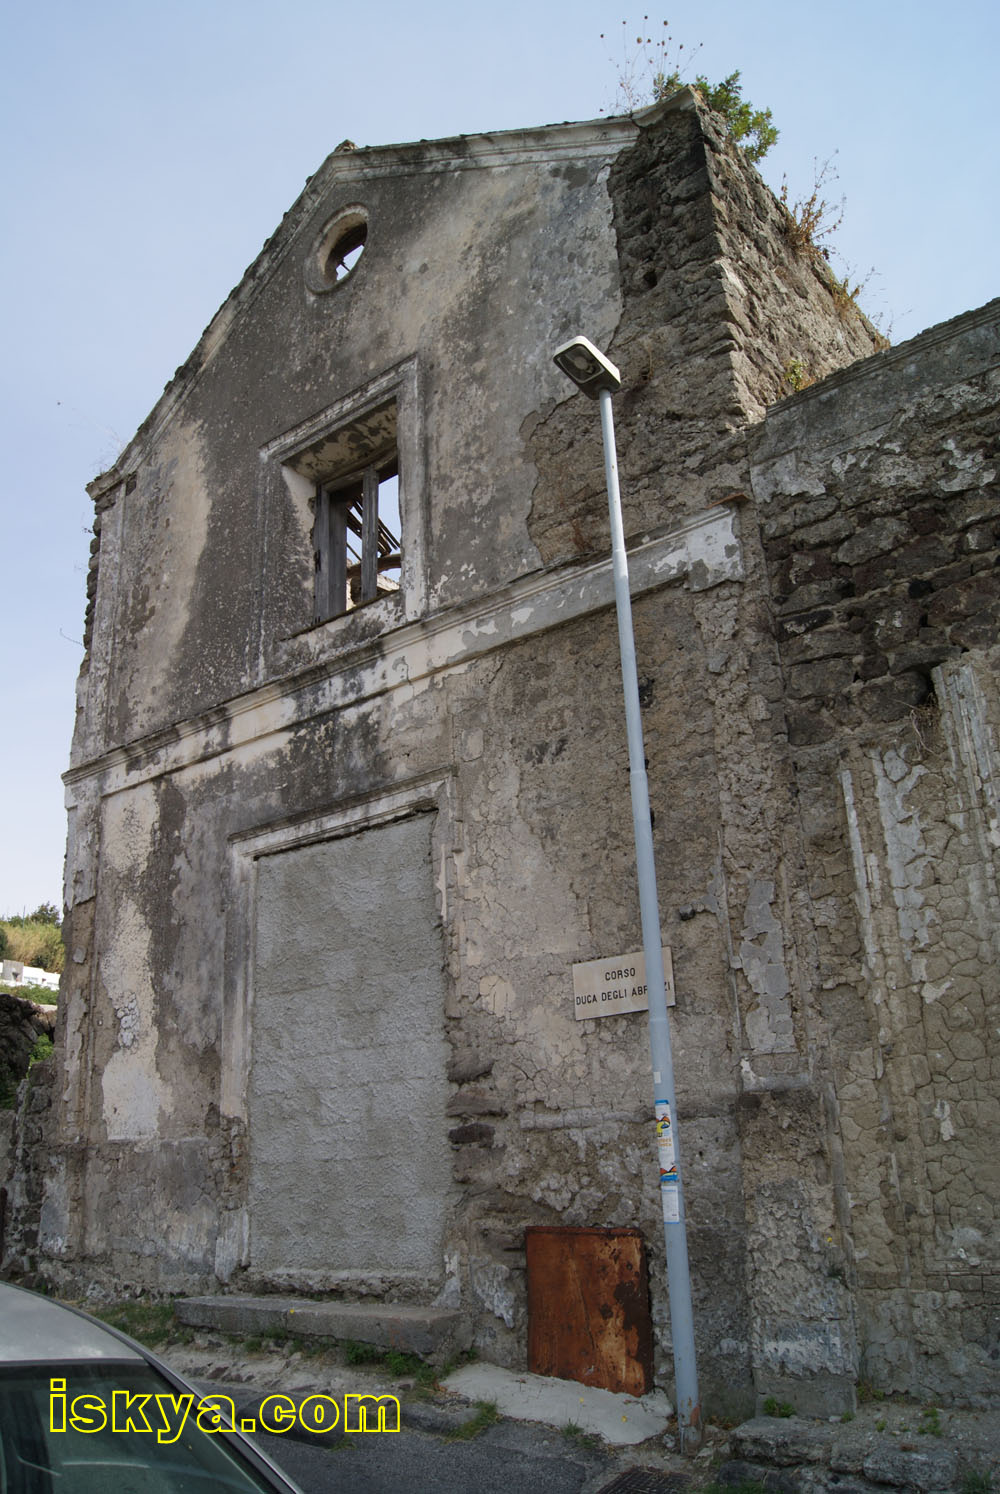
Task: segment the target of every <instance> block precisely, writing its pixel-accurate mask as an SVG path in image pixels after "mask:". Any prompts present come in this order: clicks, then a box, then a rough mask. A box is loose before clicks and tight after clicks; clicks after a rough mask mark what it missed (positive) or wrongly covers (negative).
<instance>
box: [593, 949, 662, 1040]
mask: <svg viewBox="0 0 1000 1494" xmlns="http://www.w3.org/2000/svg"><path fill="white" fill-rule="evenodd" d="M663 983H664V986H665V987H666V996H667V1005H668V1006H673V1005H674V1004H675V997H674V971H673V964H672V962H671V959H670V950H669V949H668V948H667V946H666V945H664V947H663ZM648 1010H649V994H648V992H647V990H646V956H645V955H644V954H643V952H642V950H641V949H640V950H637V951H636V953H635V954H624V955H609V956H608V957H607V959H603V960H586V961H584V962H583V964H581V965H574V966H573V1012H574V1015H575V1016H576V1020H577V1021H578V1022H582V1021H584V1020H585V1019H586V1018H587V1017H620V1016H621V1015H622V1014H623V1013H624V1012H647V1011H648Z"/></svg>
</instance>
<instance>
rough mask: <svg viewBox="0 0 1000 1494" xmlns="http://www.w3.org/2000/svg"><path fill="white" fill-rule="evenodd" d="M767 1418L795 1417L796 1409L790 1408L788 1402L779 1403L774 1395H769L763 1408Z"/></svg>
mask: <svg viewBox="0 0 1000 1494" xmlns="http://www.w3.org/2000/svg"><path fill="white" fill-rule="evenodd" d="M761 1409H762V1410H763V1412H764V1415H765V1416H794V1415H795V1407H794V1406H790V1405H789V1404H788V1402H787V1401H779V1400H777V1399H776V1398H775V1397H774V1396H773V1395H769V1396H768V1398H767V1400H766V1401H765V1402H764V1405H763V1406H762V1408H761Z"/></svg>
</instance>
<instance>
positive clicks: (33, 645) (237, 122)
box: [0, 0, 1000, 915]
mask: <svg viewBox="0 0 1000 1494" xmlns="http://www.w3.org/2000/svg"><path fill="white" fill-rule="evenodd" d="M646 3H647V6H648V3H649V0H646ZM0 14H2V22H0V58H2V60H0V77H2V98H0V138H2V142H3V163H4V182H3V214H4V220H5V221H4V224H3V232H2V234H0V267H2V272H3V273H2V283H3V287H4V298H3V300H4V308H3V316H4V327H3V337H4V347H5V351H6V356H5V358H4V360H3V365H2V378H3V395H2V401H0V407H2V420H3V423H4V426H5V428H6V429H5V431H4V440H3V448H2V449H3V456H4V461H3V478H2V487H0V502H2V519H3V524H2V531H0V532H2V554H3V562H4V563H3V573H4V579H3V587H2V591H0V597H2V602H0V606H2V614H0V650H2V657H0V681H2V687H3V730H2V732H0V783H2V793H3V798H2V811H0V915H2V914H4V913H10V912H18V911H22V910H24V909H27V910H30V909H31V908H33V907H35V906H36V905H37V904H38V903H39V902H41V901H43V900H44V901H53V902H57V903H58V902H60V901H61V897H62V888H61V877H62V857H63V849H64V840H65V820H64V812H63V801H62V784H61V781H60V774H61V772H62V771H63V769H64V768H65V766H66V763H67V758H68V751H69V738H70V733H71V730H72V721H73V700H74V680H75V677H76V672H77V668H78V666H79V662H80V656H81V647H80V643H79V639H80V638H81V634H82V628H83V613H84V586H85V576H86V564H87V553H88V546H89V530H90V524H91V518H92V514H91V508H90V501H89V499H88V497H87V494H86V492H85V484H86V483H87V482H88V481H89V479H90V478H91V477H93V476H94V475H95V474H96V473H97V472H98V471H100V470H102V469H103V468H104V467H106V466H107V465H109V464H110V463H111V462H112V461H113V460H114V458H115V456H116V455H117V453H118V451H119V449H120V448H121V446H122V445H123V444H124V443H125V442H126V441H127V440H128V439H129V437H130V436H131V435H132V434H133V432H134V430H135V428H136V427H137V426H138V424H139V423H140V422H141V420H142V419H143V417H144V416H145V415H146V414H147V413H148V411H149V409H150V408H151V406H152V405H153V404H154V402H155V401H156V399H157V398H158V396H159V394H160V392H161V390H162V388H163V385H164V384H165V383H166V381H167V380H168V379H169V378H170V376H171V375H172V373H173V371H174V369H175V368H176V367H177V366H178V365H179V364H180V363H182V362H183V361H184V359H185V358H186V356H187V354H188V353H189V352H190V351H191V348H192V347H193V346H194V344H195V342H196V341H197V339H198V336H199V335H200V333H201V331H202V329H203V328H204V326H205V325H206V324H207V322H208V321H209V319H210V318H211V316H212V314H213V313H214V311H215V310H216V308H217V307H218V306H219V304H220V303H221V302H222V301H223V300H224V299H225V297H226V296H227V294H228V293H229V291H230V290H231V288H232V287H233V286H234V285H235V284H236V283H237V281H238V280H239V279H240V277H241V275H242V273H243V271H244V269H245V268H246V266H247V265H248V264H249V263H250V262H251V261H252V259H253V258H254V256H255V255H256V254H257V252H258V250H259V249H260V247H261V245H262V243H263V241H264V240H265V238H267V236H268V235H269V234H270V233H271V231H272V229H273V228H274V227H275V226H276V224H277V223H278V221H279V219H280V218H281V215H282V213H283V212H284V211H285V209H286V208H287V207H288V206H289V205H290V204H291V203H292V202H293V201H294V199H295V197H296V196H297V195H298V193H299V191H300V189H301V187H302V185H303V183H304V181H305V178H306V177H307V176H308V175H310V174H311V173H312V172H313V171H315V169H316V167H317V166H318V165H319V163H320V162H321V161H322V160H323V158H324V157H325V156H326V154H327V153H328V152H329V151H330V150H332V148H333V147H334V146H335V145H337V144H338V142H339V141H341V140H343V139H344V138H345V137H349V138H350V139H352V140H354V141H355V142H356V143H357V144H358V145H381V144H389V143H393V142H398V141H405V140H417V139H420V138H429V139H430V138H435V137H439V136H446V135H453V134H459V133H476V132H479V131H485V130H497V129H514V128H517V127H519V126H522V125H535V124H548V123H551V122H554V121H559V120H565V119H589V118H594V117H596V116H597V114H598V113H599V112H600V110H601V108H602V107H604V108H605V109H609V108H611V107H612V106H613V104H614V100H615V92H616V70H617V65H618V64H620V62H621V58H622V50H623V49H622V38H623V36H628V37H633V36H636V35H638V34H639V33H640V31H645V32H646V33H647V34H652V35H654V36H658V35H660V34H661V32H662V24H661V23H662V21H663V19H664V16H665V15H666V16H669V19H670V22H671V25H670V32H671V34H672V35H673V36H674V37H675V39H676V40H677V41H678V42H683V43H684V44H685V48H686V49H687V51H690V50H691V49H692V48H693V47H694V46H695V45H696V44H697V43H699V42H701V43H702V48H701V51H700V52H699V53H698V54H697V56H696V57H695V58H694V71H704V72H705V73H707V74H708V76H709V77H710V78H711V79H712V80H713V81H714V80H715V79H716V78H718V77H721V76H723V75H725V74H727V73H729V72H731V71H732V70H733V69H735V68H739V69H740V70H741V72H742V74H743V80H744V85H745V91H746V94H747V96H748V97H749V98H751V99H752V100H753V101H754V103H756V104H758V105H762V104H766V105H768V106H770V108H771V109H772V110H773V112H774V118H775V123H776V124H777V125H778V126H779V128H780V129H781V131H782V135H781V140H780V141H779V144H778V146H777V147H776V148H775V150H774V151H773V152H772V153H771V155H770V156H769V157H768V159H767V161H765V162H764V175H765V176H766V177H767V179H768V180H769V181H770V182H771V184H772V186H775V187H779V186H780V183H781V178H782V175H783V174H787V177H788V181H789V185H790V189H791V192H792V195H793V196H795V195H801V194H808V192H809V190H810V187H811V184H812V180H813V170H814V162H816V161H819V162H822V161H823V160H825V159H826V158H828V157H830V156H833V153H834V152H836V153H837V154H836V156H835V157H834V162H835V169H836V170H837V172H838V173H839V182H837V183H836V184H835V185H834V186H833V189H832V195H833V196H834V197H839V195H840V194H841V193H842V194H843V195H844V196H845V197H846V208H845V217H844V222H843V226H842V228H841V230H840V232H839V234H838V242H839V245H840V248H841V251H842V254H843V256H844V257H845V259H846V261H847V263H848V264H849V265H850V266H852V267H853V268H854V270H855V271H857V272H860V273H861V274H862V275H863V274H864V273H865V272H866V271H867V270H868V269H869V267H872V266H874V267H875V269H876V270H877V272H878V277H877V278H876V279H874V280H873V281H872V282H871V285H870V287H869V291H868V294H867V298H866V304H867V306H868V308H869V310H870V311H874V312H876V313H882V315H883V318H884V319H885V320H887V321H889V322H891V324H892V326H891V335H892V337H893V340H894V341H900V340H903V339H905V338H907V337H911V336H913V335H914V334H915V333H917V332H919V331H921V330H922V329H923V328H925V327H928V326H931V325H933V324H934V323H935V322H939V321H942V320H945V319H946V318H948V317H951V316H955V315H957V314H958V313H960V312H962V311H965V310H967V309H969V308H970V307H973V306H978V305H981V304H982V303H983V302H984V301H987V300H989V299H990V298H991V297H992V296H994V295H996V294H997V293H998V290H1000V286H998V277H997V275H996V273H995V265H996V262H997V242H998V222H997V219H998V216H1000V203H998V199H1000V193H998V190H997V166H996V162H997V138H996V128H995V118H996V103H995V100H996V88H997V72H998V65H997V59H998V57H1000V6H998V5H997V4H996V0H989V3H987V0H955V3H954V4H952V5H950V6H947V7H942V6H940V5H931V4H929V3H924V0H905V3H904V0H865V3H859V0H838V3H837V4H835V5H823V6H820V5H816V4H810V3H807V0H758V3H757V4H754V5H747V4H746V3H745V0H679V3H676V4H671V5H670V7H669V8H668V9H667V10H666V11H663V10H661V11H655V12H654V11H652V10H650V12H649V21H648V22H647V23H643V22H642V20H641V14H642V13H641V9H640V8H639V7H635V8H632V9H631V10H629V9H626V8H625V7H624V6H616V7H615V8H614V9H612V8H611V7H610V6H609V5H608V4H607V3H604V0H602V3H597V0H578V3H575V4H568V3H565V0H547V3H542V4H538V3H534V0H533V3H526V0H505V3H504V4H503V5H489V6H487V5H480V6H475V7H471V8H470V7H467V5H466V4H465V3H456V0H445V3H441V0H438V3H435V0H428V3H425V4H423V5H414V4H412V3H405V4H404V3H399V0H381V3H380V4H378V5H372V6H365V5H358V4H356V3H354V4H346V3H344V0H340V3H336V0H332V3H331V0H327V3H325V4H321V3H318V0H283V3H282V4H281V5H278V4H277V3H274V0H272V3H264V0H171V3H169V4H163V3H161V0H157V3H155V4H154V3H152V0H86V3H85V0H34V3H33V4H32V5H31V6H30V7H29V6H28V5H27V4H26V3H25V0H18V3H17V4H16V5H15V4H12V3H11V0H2V8H0ZM626 17H627V18H628V20H629V25H628V26H627V27H626V28H624V30H623V28H622V25H621V22H622V20H623V18H626ZM602 31H603V32H605V34H606V39H605V40H604V41H602V40H601V39H600V33H601V32H602Z"/></svg>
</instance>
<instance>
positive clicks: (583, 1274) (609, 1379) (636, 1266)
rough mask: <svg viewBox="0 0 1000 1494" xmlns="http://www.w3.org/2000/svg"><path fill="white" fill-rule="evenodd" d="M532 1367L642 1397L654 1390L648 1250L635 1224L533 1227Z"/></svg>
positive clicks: (529, 1242) (529, 1234)
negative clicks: (590, 1227) (607, 1227)
mask: <svg viewBox="0 0 1000 1494" xmlns="http://www.w3.org/2000/svg"><path fill="white" fill-rule="evenodd" d="M525 1247H526V1251H527V1264H528V1369H529V1370H531V1371H532V1372H533V1373H535V1374H537V1375H556V1376H558V1377H559V1378H560V1379H563V1380H579V1381H580V1383H581V1384H583V1385H599V1386H601V1387H602V1389H604V1390H615V1391H624V1392H627V1393H628V1394H629V1395H645V1394H646V1392H647V1391H649V1390H651V1389H652V1388H653V1327H652V1321H651V1318H650V1310H649V1277H648V1274H647V1271H646V1251H645V1246H644V1244H643V1239H642V1235H641V1233H640V1232H639V1230H637V1229H596V1228H595V1229H584V1228H575V1227H572V1226H566V1227H564V1228H548V1227H545V1226H531V1227H529V1228H528V1229H527V1230H526V1231H525Z"/></svg>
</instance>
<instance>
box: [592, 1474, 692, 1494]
mask: <svg viewBox="0 0 1000 1494" xmlns="http://www.w3.org/2000/svg"><path fill="white" fill-rule="evenodd" d="M690 1483H691V1480H690V1479H689V1478H688V1475H687V1474H686V1473H661V1472H660V1471H659V1469H658V1468H626V1470H625V1472H624V1473H620V1474H619V1475H618V1477H617V1478H616V1479H612V1481H611V1483H610V1484H605V1485H604V1488H603V1489H599V1490H598V1494H684V1491H685V1490H686V1489H687V1488H688V1487H689V1486H690Z"/></svg>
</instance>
